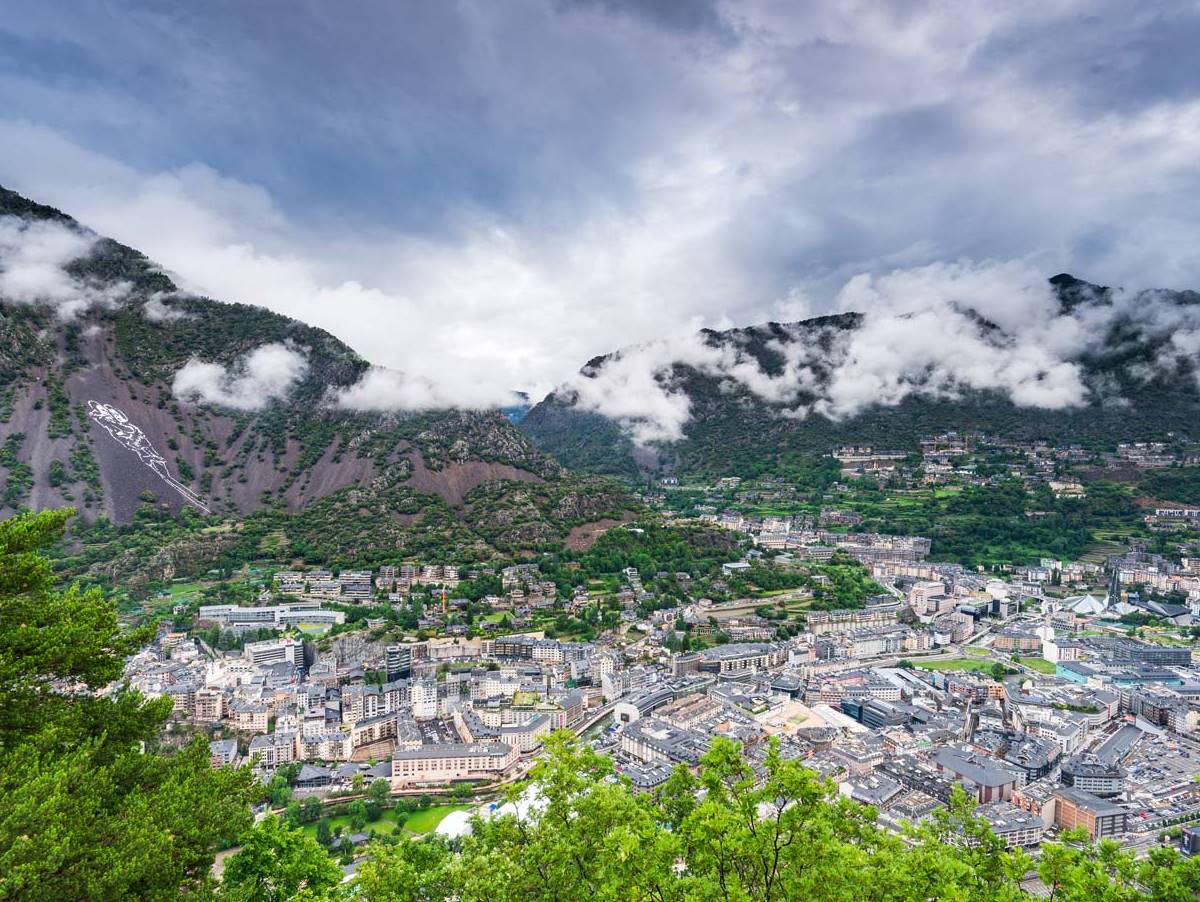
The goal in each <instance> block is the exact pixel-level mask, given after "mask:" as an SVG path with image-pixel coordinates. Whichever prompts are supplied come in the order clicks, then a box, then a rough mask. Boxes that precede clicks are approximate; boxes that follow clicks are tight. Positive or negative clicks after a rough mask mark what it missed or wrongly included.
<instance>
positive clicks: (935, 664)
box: [913, 658, 992, 672]
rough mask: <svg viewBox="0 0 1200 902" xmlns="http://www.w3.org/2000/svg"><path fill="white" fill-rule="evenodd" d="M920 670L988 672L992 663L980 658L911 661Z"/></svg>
mask: <svg viewBox="0 0 1200 902" xmlns="http://www.w3.org/2000/svg"><path fill="white" fill-rule="evenodd" d="M913 664H914V665H915V666H917V667H920V668H921V669H922V670H963V671H975V672H983V671H988V672H990V671H991V669H992V662H991V661H985V660H982V659H980V658H951V659H950V660H948V661H913Z"/></svg>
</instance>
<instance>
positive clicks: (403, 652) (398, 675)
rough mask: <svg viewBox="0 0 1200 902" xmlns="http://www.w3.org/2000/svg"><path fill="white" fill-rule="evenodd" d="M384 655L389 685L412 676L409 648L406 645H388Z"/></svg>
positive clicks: (410, 651) (410, 650)
mask: <svg viewBox="0 0 1200 902" xmlns="http://www.w3.org/2000/svg"><path fill="white" fill-rule="evenodd" d="M386 655H387V678H388V682H389V683H391V682H394V681H396V680H400V679H405V678H407V677H410V676H412V649H411V648H409V647H408V646H407V645H389V646H388V647H387V652H386Z"/></svg>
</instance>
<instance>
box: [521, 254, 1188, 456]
mask: <svg viewBox="0 0 1200 902" xmlns="http://www.w3.org/2000/svg"><path fill="white" fill-rule="evenodd" d="M1047 298H1048V301H1047V303H1048V304H1050V305H1051V306H1052V309H1050V310H1048V311H1040V312H1039V313H1038V314H1037V318H1031V320H1030V321H1029V322H1028V324H1025V323H1022V322H1021V321H1020V320H1017V322H1018V324H1017V325H1016V326H1001V325H998V324H997V323H996V322H994V321H992V320H991V319H989V318H988V316H986V315H985V314H983V313H980V312H979V311H978V310H976V309H974V308H972V307H971V306H970V303H969V301H970V299H969V298H967V299H964V300H963V301H962V303H957V302H956V303H953V304H950V305H945V306H944V307H942V308H938V309H936V310H934V312H933V315H934V316H935V317H936V318H937V320H936V322H934V323H933V324H932V325H933V326H934V328H933V329H932V330H931V331H933V332H937V330H938V329H940V328H942V327H941V323H944V322H945V321H947V320H952V321H953V323H954V325H953V328H950V329H946V330H945V332H946V333H947V334H945V335H942V334H936V335H934V336H933V338H932V339H931V340H930V341H929V342H928V345H929V346H928V347H923V346H921V347H916V348H915V350H914V346H920V345H922V342H923V341H924V336H923V335H922V334H921V328H920V326H921V323H920V317H922V316H925V315H927V314H928V313H929V311H924V310H919V309H918V310H917V311H916V312H912V311H905V312H902V313H900V314H889V315H885V316H881V315H875V314H871V313H867V314H861V313H845V314H840V315H836V316H824V317H818V318H815V319H810V320H805V321H802V322H796V323H783V324H781V323H767V324H765V325H759V326H751V327H749V328H743V329H731V330H728V331H723V332H715V331H710V330H705V331H704V332H702V333H701V334H700V335H699V336H697V338H696V341H695V342H694V343H692V344H690V345H688V346H687V347H686V348H685V352H684V353H679V354H677V356H671V353H670V352H671V350H672V349H671V348H669V347H668V348H666V349H665V351H664V350H662V349H658V350H654V351H653V352H648V351H644V350H642V349H640V348H631V349H625V350H623V351H618V352H615V353H613V354H609V355H606V356H604V357H599V358H596V359H594V360H592V361H590V362H589V363H588V364H587V365H585V366H584V368H583V369H582V370H581V372H580V375H579V377H577V378H576V379H575V380H574V381H573V382H572V383H568V384H567V385H565V386H564V387H562V388H560V389H559V390H558V391H556V392H553V393H551V394H550V395H549V396H547V397H546V398H545V399H543V400H542V401H541V402H540V403H538V404H537V405H535V406H534V407H533V408H532V409H531V410H530V411H529V413H528V414H527V415H526V416H525V418H524V419H523V420H522V422H521V429H522V431H523V432H524V433H525V434H526V435H527V436H528V437H529V438H530V439H531V440H532V441H533V443H534V444H535V445H537V446H538V447H539V448H541V449H542V450H545V451H548V452H549V453H551V454H554V455H555V456H556V457H557V458H558V459H559V460H560V461H562V462H563V463H564V464H565V465H567V466H569V467H573V468H579V469H583V470H588V471H591V472H597V473H614V474H621V475H624V476H633V475H637V474H639V473H641V474H645V473H647V472H672V471H684V472H704V473H710V474H726V473H728V474H741V475H754V474H756V473H761V472H766V471H770V470H772V469H774V468H777V467H779V466H780V465H783V464H786V463H787V462H788V461H789V460H793V459H795V456H796V455H798V454H799V455H810V454H821V453H825V452H827V451H829V450H831V449H833V448H835V447H837V446H839V445H842V444H848V443H853V444H874V445H877V446H883V447H888V448H900V449H916V447H917V445H918V441H919V439H920V437H921V436H923V435H929V434H933V433H937V432H941V431H946V430H980V431H985V432H989V433H993V434H998V435H1007V436H1009V437H1012V438H1015V439H1051V440H1056V441H1071V442H1079V443H1083V444H1085V445H1093V446H1111V445H1115V444H1116V443H1117V442H1121V441H1131V440H1141V439H1151V438H1160V437H1163V436H1166V435H1168V434H1171V433H1175V434H1184V435H1186V434H1189V433H1191V437H1192V438H1193V439H1196V438H1200V426H1197V423H1200V388H1198V384H1197V367H1196V365H1195V360H1196V354H1197V352H1198V351H1200V338H1198V336H1200V331H1198V329H1200V295H1198V294H1196V293H1195V292H1172V291H1155V292H1142V293H1140V294H1136V295H1132V296H1125V295H1123V293H1121V292H1118V291H1115V290H1113V289H1109V288H1105V287H1101V286H1097V285H1092V284H1089V283H1087V282H1083V281H1081V280H1079V279H1076V278H1074V277H1072V276H1069V275H1066V274H1063V275H1059V276H1055V277H1054V278H1053V279H1051V280H1050V283H1049V290H1048V291H1047ZM639 359H648V361H649V362H648V363H645V364H644V365H645V366H647V367H649V368H650V369H651V370H652V378H653V385H654V388H655V391H657V392H659V393H660V394H661V397H660V398H659V401H660V402H661V403H659V404H658V406H659V407H660V408H661V407H665V406H666V402H668V401H669V402H671V404H672V405H673V406H672V408H671V409H672V410H674V411H677V410H679V409H684V410H686V417H685V418H684V422H683V424H682V428H681V432H680V434H679V435H678V436H668V437H666V438H661V437H660V438H657V439H656V438H653V437H652V438H651V439H650V440H642V441H638V440H637V439H638V432H639V430H642V431H645V429H644V427H645V426H646V423H647V422H649V423H650V424H651V425H652V426H653V424H654V418H655V416H656V415H657V414H656V412H655V410H654V405H645V407H646V410H647V413H646V414H645V415H644V416H640V415H639V412H638V410H637V409H636V408H635V409H634V411H633V413H632V414H631V415H630V414H626V415H622V414H621V413H616V414H614V413H611V410H612V409H618V410H619V409H620V408H619V405H616V404H613V403H611V398H612V396H613V395H614V394H617V393H618V392H617V390H618V389H619V387H620V386H621V385H623V384H630V385H637V384H639V383H638V382H637V380H636V379H633V378H631V377H630V375H629V370H630V368H631V367H634V366H637V365H639V364H637V361H638V360H639ZM981 370H982V371H983V372H980V371H981ZM606 379H607V380H609V381H610V382H612V383H613V384H614V387H613V388H612V389H611V390H610V389H609V388H608V387H607V386H604V382H605V380H606ZM855 392H857V393H858V394H857V395H856V394H855ZM872 393H873V394H872ZM651 394H653V392H651ZM596 399H600V400H599V401H597V400H596ZM847 399H849V400H847ZM676 415H677V414H676ZM650 431H651V433H653V431H654V430H653V429H651V430H650ZM659 431H661V429H660V430H659Z"/></svg>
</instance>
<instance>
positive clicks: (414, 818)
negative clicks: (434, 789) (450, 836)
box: [404, 805, 472, 833]
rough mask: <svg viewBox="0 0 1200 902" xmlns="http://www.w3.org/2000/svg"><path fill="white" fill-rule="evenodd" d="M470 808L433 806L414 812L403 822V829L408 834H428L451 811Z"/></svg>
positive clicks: (468, 808) (462, 806)
mask: <svg viewBox="0 0 1200 902" xmlns="http://www.w3.org/2000/svg"><path fill="white" fill-rule="evenodd" d="M471 807H472V806H470V805H435V806H433V807H432V808H426V809H425V810H424V811H414V812H413V813H412V814H410V815H409V817H408V820H407V821H406V822H405V824H404V829H405V830H407V831H408V832H409V833H428V832H429V831H431V830H434V829H436V828H437V825H438V824H440V823H441V822H442V819H443V818H445V816H446V815H447V814H449V813H450V812H451V811H470V810H471Z"/></svg>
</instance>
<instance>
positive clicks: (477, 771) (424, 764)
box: [392, 742, 519, 789]
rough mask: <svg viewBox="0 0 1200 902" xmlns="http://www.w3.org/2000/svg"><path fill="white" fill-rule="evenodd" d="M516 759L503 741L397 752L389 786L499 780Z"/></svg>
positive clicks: (459, 743) (454, 743)
mask: <svg viewBox="0 0 1200 902" xmlns="http://www.w3.org/2000/svg"><path fill="white" fill-rule="evenodd" d="M518 758H519V755H518V752H517V750H516V748H514V747H513V746H511V745H505V744H504V743H503V742H477V743H464V742H446V743H438V744H435V745H422V746H421V747H420V748H415V749H397V750H396V751H395V752H394V753H393V754H392V787H393V788H394V789H403V788H405V787H409V786H421V785H436V784H441V783H450V782H453V781H455V780H497V779H502V778H503V777H505V776H507V775H508V774H509V772H510V771H511V770H512V768H513V767H514V766H515V765H516V763H517V759H518Z"/></svg>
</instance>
